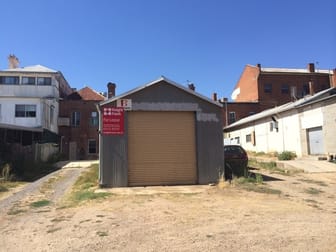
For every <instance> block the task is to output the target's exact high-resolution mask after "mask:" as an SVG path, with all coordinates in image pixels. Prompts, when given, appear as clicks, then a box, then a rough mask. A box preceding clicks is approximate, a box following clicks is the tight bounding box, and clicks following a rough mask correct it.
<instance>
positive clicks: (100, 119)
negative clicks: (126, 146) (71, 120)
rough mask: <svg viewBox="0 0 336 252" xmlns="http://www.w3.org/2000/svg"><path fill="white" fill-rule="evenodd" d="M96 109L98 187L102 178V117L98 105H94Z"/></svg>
mask: <svg viewBox="0 0 336 252" xmlns="http://www.w3.org/2000/svg"><path fill="white" fill-rule="evenodd" d="M96 108H97V111H98V118H99V128H98V135H99V138H98V139H99V155H98V156H99V173H98V181H99V185H101V184H102V182H103V181H102V177H103V169H102V167H103V159H102V153H103V143H102V142H103V141H102V134H101V132H102V117H101V111H100V106H99V104H98V103H96Z"/></svg>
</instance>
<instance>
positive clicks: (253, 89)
mask: <svg viewBox="0 0 336 252" xmlns="http://www.w3.org/2000/svg"><path fill="white" fill-rule="evenodd" d="M258 75H259V68H258V67H256V66H250V65H246V66H245V69H244V71H243V73H242V75H241V76H240V79H239V81H238V83H237V85H236V87H235V88H234V90H236V89H237V88H240V94H239V95H238V96H237V98H236V99H235V101H236V102H256V101H258V99H259V97H258V88H257V87H258V82H257V80H258Z"/></svg>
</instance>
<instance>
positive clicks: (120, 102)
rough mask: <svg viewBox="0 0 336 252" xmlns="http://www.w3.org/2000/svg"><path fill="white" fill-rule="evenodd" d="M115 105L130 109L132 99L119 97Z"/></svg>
mask: <svg viewBox="0 0 336 252" xmlns="http://www.w3.org/2000/svg"><path fill="white" fill-rule="evenodd" d="M117 107H120V108H124V110H131V109H132V100H131V99H119V100H117Z"/></svg>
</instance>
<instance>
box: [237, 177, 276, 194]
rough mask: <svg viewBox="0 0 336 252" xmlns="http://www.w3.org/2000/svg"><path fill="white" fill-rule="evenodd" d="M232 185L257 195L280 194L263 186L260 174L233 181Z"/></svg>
mask: <svg viewBox="0 0 336 252" xmlns="http://www.w3.org/2000/svg"><path fill="white" fill-rule="evenodd" d="M233 182H234V184H236V185H238V186H239V187H240V188H242V189H244V190H247V191H252V192H257V193H266V194H281V191H280V190H276V189H272V188H269V187H267V186H265V185H264V184H263V179H262V176H261V174H258V173H256V177H255V178H253V177H247V178H244V177H241V178H238V179H234V181H233Z"/></svg>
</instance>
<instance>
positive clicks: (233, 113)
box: [228, 111, 237, 124]
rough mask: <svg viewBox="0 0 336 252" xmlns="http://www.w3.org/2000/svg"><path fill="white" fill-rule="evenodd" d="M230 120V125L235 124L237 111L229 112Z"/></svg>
mask: <svg viewBox="0 0 336 252" xmlns="http://www.w3.org/2000/svg"><path fill="white" fill-rule="evenodd" d="M231 115H233V116H231ZM228 119H229V120H228V121H229V124H231V123H234V122H235V121H236V120H237V118H236V112H235V111H229V118H228Z"/></svg>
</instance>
